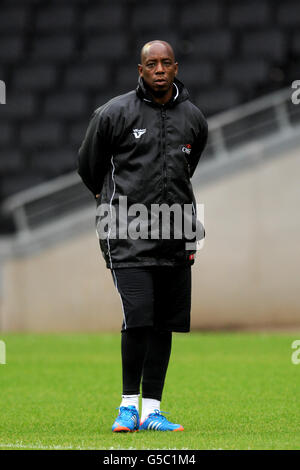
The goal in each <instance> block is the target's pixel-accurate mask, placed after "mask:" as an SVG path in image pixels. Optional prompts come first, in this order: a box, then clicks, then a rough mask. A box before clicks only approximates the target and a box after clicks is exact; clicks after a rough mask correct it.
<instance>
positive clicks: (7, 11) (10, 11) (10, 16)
mask: <svg viewBox="0 0 300 470" xmlns="http://www.w3.org/2000/svg"><path fill="white" fill-rule="evenodd" d="M29 19H30V12H29V11H28V9H26V8H24V7H23V6H21V5H20V6H16V7H4V6H2V7H1V21H0V33H1V34H3V33H20V32H21V31H22V30H24V29H25V28H26V27H28V25H29V24H30V22H29Z"/></svg>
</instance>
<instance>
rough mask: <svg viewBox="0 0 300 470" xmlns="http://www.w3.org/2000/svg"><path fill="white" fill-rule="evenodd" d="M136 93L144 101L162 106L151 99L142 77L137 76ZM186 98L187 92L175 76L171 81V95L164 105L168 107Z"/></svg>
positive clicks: (187, 96)
mask: <svg viewBox="0 0 300 470" xmlns="http://www.w3.org/2000/svg"><path fill="white" fill-rule="evenodd" d="M136 94H137V95H138V97H139V98H140V99H141V100H143V101H146V102H148V103H149V104H152V105H154V106H162V105H160V104H158V103H156V102H155V101H154V100H153V98H152V96H151V94H150V92H149V90H148V88H147V86H146V84H145V82H144V80H143V79H142V77H139V79H138V85H137V87H136ZM188 98H189V92H188V91H187V89H186V88H185V86H184V84H183V83H182V82H181V81H180V80H178V79H177V78H175V79H174V82H173V96H172V98H171V99H170V101H168V102H167V103H166V104H165V106H168V107H172V106H175V105H176V104H177V103H181V102H182V101H185V100H187V99H188Z"/></svg>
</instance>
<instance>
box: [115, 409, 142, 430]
mask: <svg viewBox="0 0 300 470" xmlns="http://www.w3.org/2000/svg"><path fill="white" fill-rule="evenodd" d="M117 410H119V414H118V416H117V418H116V420H115V422H114V424H113V426H112V431H113V432H134V431H138V430H139V425H140V418H139V412H138V410H137V409H136V407H135V406H133V405H130V406H120V407H119V408H117Z"/></svg>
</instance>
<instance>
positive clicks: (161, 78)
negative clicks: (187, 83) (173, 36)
mask: <svg viewBox="0 0 300 470" xmlns="http://www.w3.org/2000/svg"><path fill="white" fill-rule="evenodd" d="M177 69H178V64H177V62H175V61H174V56H173V54H172V51H170V49H169V48H168V47H166V46H165V45H163V44H152V45H151V46H149V48H148V50H147V51H146V52H145V54H144V55H143V58H142V64H139V65H138V70H139V74H140V76H141V77H142V78H143V79H144V81H145V83H146V84H147V85H148V87H149V88H150V89H151V90H152V91H153V92H154V93H155V94H159V95H163V94H165V93H166V92H167V91H168V90H169V89H170V88H171V87H172V84H173V81H174V78H175V76H176V75H177Z"/></svg>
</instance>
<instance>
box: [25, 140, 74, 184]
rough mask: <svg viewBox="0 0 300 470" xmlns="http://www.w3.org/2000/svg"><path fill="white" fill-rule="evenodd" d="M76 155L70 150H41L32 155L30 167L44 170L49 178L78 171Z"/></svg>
mask: <svg viewBox="0 0 300 470" xmlns="http://www.w3.org/2000/svg"><path fill="white" fill-rule="evenodd" d="M76 157H77V156H76V154H75V153H74V151H73V150H72V149H71V148H70V147H67V148H59V149H52V150H41V151H37V152H34V153H32V155H31V158H30V166H31V168H32V169H35V170H41V171H42V170H43V171H44V172H45V173H46V174H48V176H52V177H53V176H58V175H60V174H61V173H65V172H68V171H74V170H76Z"/></svg>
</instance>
